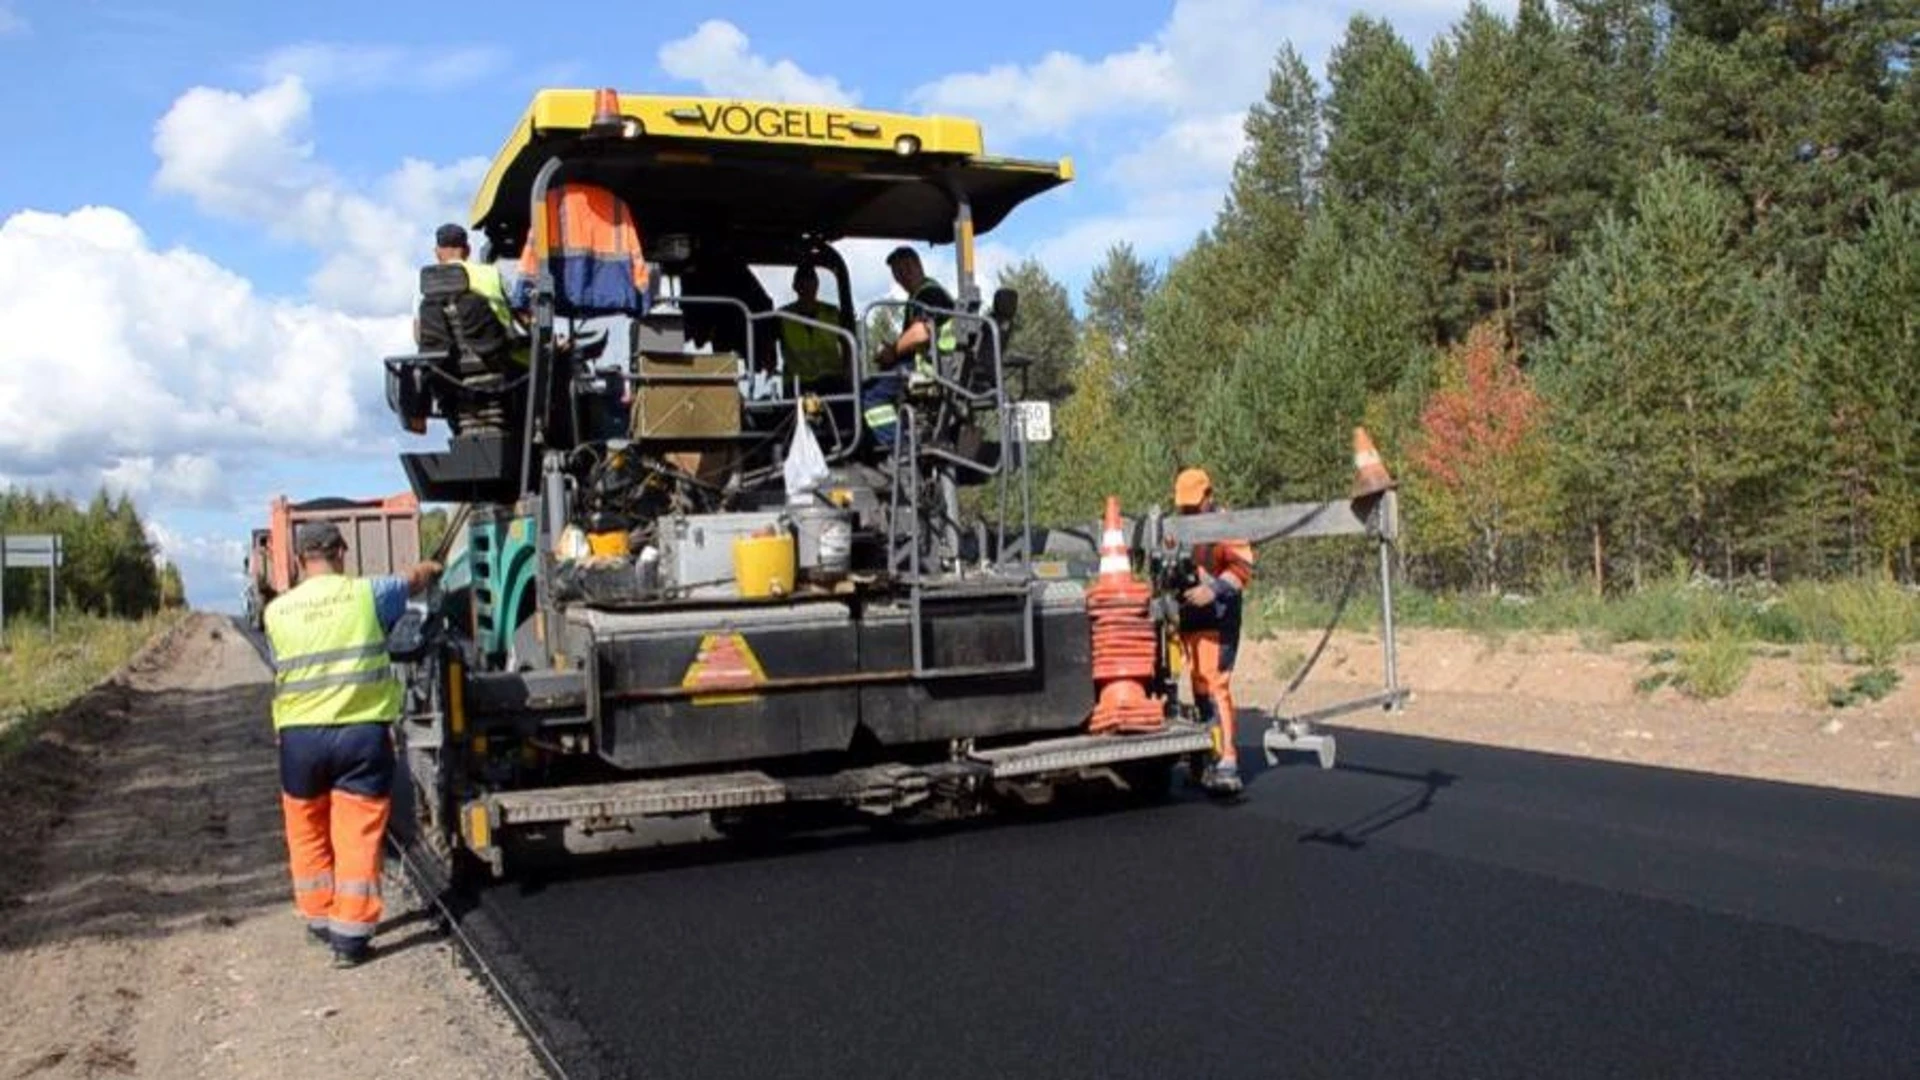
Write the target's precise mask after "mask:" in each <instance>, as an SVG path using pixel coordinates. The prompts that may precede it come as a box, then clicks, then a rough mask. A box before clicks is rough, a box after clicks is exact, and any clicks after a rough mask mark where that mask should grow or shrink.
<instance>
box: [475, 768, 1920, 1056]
mask: <svg viewBox="0 0 1920 1080" xmlns="http://www.w3.org/2000/svg"><path fill="white" fill-rule="evenodd" d="M1244 759H1245V760H1246V761H1248V762H1255V763H1257V759H1258V755H1257V753H1249V754H1246V755H1244ZM481 910H482V912H483V913H484V914H485V916H486V918H487V919H488V920H490V921H492V922H494V923H495V924H497V925H498V926H500V927H502V928H503V929H504V935H505V937H507V938H508V939H510V940H511V942H512V944H513V946H514V947H515V948H514V949H513V950H512V951H513V952H516V953H517V954H518V956H519V959H520V961H521V962H523V963H524V965H525V967H526V969H527V970H528V971H529V972H530V973H531V977H532V978H533V979H535V980H537V981H538V982H539V983H540V984H541V988H542V990H543V995H542V996H543V997H545V998H547V1000H549V1001H550V1002H553V1003H555V1004H557V1006H558V1007H559V1008H560V1009H561V1010H563V1011H566V1012H569V1013H571V1017H570V1020H571V1021H572V1022H574V1023H577V1024H578V1026H579V1030H582V1031H584V1032H585V1033H586V1034H587V1036H588V1037H589V1038H590V1039H591V1040H592V1042H593V1043H595V1044H597V1050H598V1053H599V1054H600V1055H602V1056H603V1058H604V1059H609V1060H611V1061H612V1062H613V1065H614V1069H615V1070H616V1071H618V1070H625V1071H626V1072H628V1073H630V1074H631V1075H634V1076H659V1077H713V1078H724V1077H916V1078H931V1077H967V1078H980V1077H1003V1076H1005V1077H1100V1078H1118V1077H1165V1078H1176V1077H1177V1078H1184V1077H1319V1076H1342V1077H1346V1076H1351V1077H1420V1078H1429V1077H1528V1078H1535V1077H1650V1078H1651V1077H1689V1078H1690V1077H1742V1078H1751V1077H1774V1076H1780V1077H1788V1076H1791V1077H1835V1078H1840V1077H1846V1078H1856V1077H1858V1078H1866V1077H1888V1078H1901V1080H1914V1078H1920V800H1902V799H1894V798H1881V797H1872V796H1864V795H1853V794H1845V793H1839V792H1834V791H1827V790H1820V789H1811V788H1795V787H1787V786H1781V785H1771V784H1764V783H1757V782H1750V781H1740V780H1729V779H1723V778H1716V777H1708V776H1701V775H1696V774H1687V773H1679V772H1670V771H1660V770H1653V769H1642V768H1634V767H1629V766H1620V765H1609V764H1601V763H1595V762H1589V761H1580V760H1574V759H1565V758H1552V757H1545V756H1540V755H1530V754H1522V753H1514V752H1508V751H1499V750H1490V749H1485V748H1479V747H1471V746H1464V745H1457V744H1450V743H1441V742H1432V741H1424V740H1416V739H1407V738H1396V737H1391V736H1384V735H1372V734H1358V733H1347V732H1343V733H1342V734H1341V763H1340V767H1339V768H1337V769H1335V770H1333V771H1331V772H1324V773H1323V772H1321V771H1319V770H1318V769H1316V768H1314V767H1312V766H1311V765H1309V764H1305V763H1302V764H1298V765H1295V764H1288V765H1284V766H1282V767H1280V768H1278V769H1273V770H1269V771H1266V772H1263V773H1259V774H1257V775H1255V776H1254V777H1253V778H1252V783H1251V784H1250V785H1249V788H1248V792H1247V797H1246V799H1245V800H1244V801H1242V802H1240V803H1238V804H1235V805H1231V806H1222V805H1216V804H1213V803H1209V802H1207V801H1205V800H1202V799H1198V798H1180V799H1177V800H1175V801H1174V802H1172V803H1170V804H1168V805H1164V806H1159V807H1148V808H1136V809H1127V810H1124V811H1120V812H1107V813H1080V814H1077V815H1065V814H1053V815H1043V816H1039V817H1033V818H1026V817H1021V818H1015V819H1011V820H1008V819H1002V820H1000V821H997V822H995V823H993V824H991V825H988V826H986V827H971V828H966V829H959V830H944V831H935V832H923V833H919V834H915V835H912V836H911V837H910V838H906V839H894V838H879V837H873V836H865V837H862V838H860V839H857V840H848V839H834V840H827V841H815V842H804V843H796V844H792V845H788V846H786V847H784V848H779V849H775V851H774V852H773V853H765V852H754V853H750V854H748V853H741V852H739V851H737V850H735V849H732V848H729V847H726V846H713V847H708V848H703V849H701V850H700V851H699V852H696V853H694V854H692V855H677V856H669V857H660V856H654V857H650V858H638V859H626V860H621V861H619V862H617V863H614V864H609V865H605V866H601V867H598V868H595V869H593V870H590V871H586V872H575V873H568V874H565V875H561V876H547V877H544V878H541V879H537V880H533V881H529V882H526V883H522V884H509V885H505V886H499V887H494V888H491V889H489V890H487V891H486V892H485V893H484V895H483V897H482V901H481Z"/></svg>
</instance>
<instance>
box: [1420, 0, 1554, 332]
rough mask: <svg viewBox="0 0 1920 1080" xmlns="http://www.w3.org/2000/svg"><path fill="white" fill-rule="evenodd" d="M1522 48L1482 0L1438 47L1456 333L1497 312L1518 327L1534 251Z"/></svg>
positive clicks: (1444, 229)
mask: <svg viewBox="0 0 1920 1080" xmlns="http://www.w3.org/2000/svg"><path fill="white" fill-rule="evenodd" d="M1515 51H1516V43H1515V41H1514V35H1513V32H1512V29H1511V28H1510V27H1508V25H1507V24H1506V22H1505V20H1503V19H1501V18H1500V17H1499V16H1497V15H1494V14H1493V13H1492V12H1490V11H1488V10H1487V9H1486V8H1485V7H1484V6H1482V5H1481V4H1479V3H1477V2H1476V3H1474V4H1473V5H1472V6H1471V7H1469V8H1468V9H1467V14H1466V16H1465V17H1464V18H1462V19H1461V20H1460V22H1459V23H1457V24H1455V26H1454V28H1453V31H1452V33H1451V34H1449V35H1448V36H1447V37H1446V38H1443V39H1442V40H1441V41H1440V42H1439V43H1438V44H1437V45H1436V46H1435V47H1434V53H1433V59H1432V61H1431V65H1430V66H1431V68H1432V71H1433V77H1434V83H1435V87H1436V90H1437V100H1438V110H1439V130H1440V138H1439V142H1438V146H1437V147H1436V151H1435V152H1436V158H1437V165H1438V170H1437V174H1438V178H1439V180H1438V198H1439V203H1440V229H1439V240H1440V251H1441V257H1442V259H1443V260H1444V262H1445V265H1446V269H1447V272H1448V281H1447V283H1446V286H1445V289H1444V291H1443V293H1442V304H1443V308H1442V310H1441V322H1442V325H1443V326H1444V328H1445V336H1446V337H1447V338H1448V339H1449V340H1453V339H1457V338H1460V337H1462V336H1464V334H1465V333H1466V330H1467V328H1468V327H1470V326H1473V325H1475V324H1477V323H1479V322H1480V321H1481V320H1483V319H1486V318H1489V317H1494V318H1496V319H1497V320H1498V322H1499V324H1500V327H1501V333H1502V334H1506V335H1510V334H1512V333H1513V327H1514V323H1515V321H1516V319H1515V316H1516V309H1517V308H1518V306H1519V302H1520V301H1519V291H1520V281H1519V279H1520V273H1521V267H1522V264H1523V263H1530V262H1531V259H1532V257H1533V255H1534V252H1533V251H1532V250H1531V245H1530V244H1528V242H1527V241H1526V239H1525V238H1523V236H1522V235H1521V226H1522V222H1521V219H1520V213H1519V207H1518V206H1517V205H1516V199H1515V194H1516V192H1517V190H1518V183H1517V177H1516V176H1515V175H1514V173H1515V168H1516V166H1517V164H1518V161H1519V158H1520V156H1521V148H1520V146H1519V145H1518V142H1519V138H1520V136H1521V134H1522V128H1521V125H1520V122H1519V120H1520V117H1519V115H1518V113H1519V104H1520V100H1521V92H1522V89H1523V87H1522V84H1521V82H1520V80H1519V78H1518V71H1517V69H1516V68H1515V67H1514V54H1515Z"/></svg>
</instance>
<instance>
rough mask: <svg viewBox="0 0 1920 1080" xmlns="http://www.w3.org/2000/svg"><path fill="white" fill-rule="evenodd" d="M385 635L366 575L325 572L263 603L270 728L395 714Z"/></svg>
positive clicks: (378, 719)
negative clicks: (268, 648)
mask: <svg viewBox="0 0 1920 1080" xmlns="http://www.w3.org/2000/svg"><path fill="white" fill-rule="evenodd" d="M386 640H387V635H386V632H385V631H384V630H382V629H381V628H380V617H379V615H378V613H377V612H376V611H375V609H374V603H373V583H372V582H370V581H364V580H361V579H357V578H350V577H345V576H343V575H340V574H323V575H321V576H319V577H315V578H308V579H307V580H306V581H303V582H301V583H300V584H299V585H298V586H296V587H294V588H293V589H292V590H291V591H289V592H287V593H284V594H282V595H281V596H280V597H278V598H277V599H275V600H274V601H273V603H271V604H269V605H267V642H268V643H269V644H270V645H272V647H273V657H274V663H273V669H274V674H273V680H274V692H273V727H274V730H276V731H278V730H279V729H281V728H288V727H312V726H317V725H323V724H365V723H382V722H386V721H389V720H397V719H399V717H400V708H401V701H402V691H401V687H400V680H399V679H396V678H394V675H393V667H392V662H391V661H389V660H388V659H387V646H386Z"/></svg>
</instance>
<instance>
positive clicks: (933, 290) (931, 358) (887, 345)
mask: <svg viewBox="0 0 1920 1080" xmlns="http://www.w3.org/2000/svg"><path fill="white" fill-rule="evenodd" d="M887 268H888V269H890V270H892V271H893V281H894V284H896V285H898V286H900V288H902V289H903V290H905V291H906V294H907V305H906V311H905V314H904V316H903V318H902V319H901V324H902V325H901V327H900V336H899V337H897V338H895V339H894V340H892V341H888V342H883V343H881V346H880V349H879V352H878V353H877V354H876V355H875V356H874V358H873V366H874V367H875V368H876V369H878V373H877V374H874V375H871V376H869V377H868V378H867V380H866V384H865V385H863V386H862V387H861V388H860V410H861V413H862V415H863V416H864V418H865V423H866V426H867V432H868V434H869V435H871V436H872V441H873V444H874V445H875V446H876V447H879V448H881V449H882V450H883V451H888V452H890V451H892V449H893V445H894V442H895V440H896V438H897V437H898V434H899V420H900V413H899V403H900V397H901V395H902V394H903V393H904V392H905V390H906V385H907V381H908V379H909V378H911V377H919V378H928V377H931V376H932V375H933V374H934V373H935V372H936V371H937V370H938V360H939V357H941V356H944V355H946V354H949V353H951V352H953V351H954V350H955V349H956V348H958V347H959V345H958V341H957V337H956V335H955V333H954V327H953V314H952V313H953V311H954V303H953V296H952V295H951V294H950V293H948V292H947V290H946V289H944V288H942V287H941V286H940V283H939V282H937V281H935V280H933V279H932V278H930V277H928V276H927V271H926V268H925V267H924V266H922V265H921V263H920V253H919V252H917V251H915V250H913V249H912V248H910V247H898V248H895V249H894V250H893V253H892V254H890V255H888V256H887Z"/></svg>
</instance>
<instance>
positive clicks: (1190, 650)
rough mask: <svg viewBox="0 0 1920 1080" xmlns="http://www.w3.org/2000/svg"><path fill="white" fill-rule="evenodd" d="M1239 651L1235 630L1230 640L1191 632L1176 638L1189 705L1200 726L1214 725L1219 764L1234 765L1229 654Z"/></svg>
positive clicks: (1212, 632)
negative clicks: (1189, 688) (1190, 685)
mask: <svg viewBox="0 0 1920 1080" xmlns="http://www.w3.org/2000/svg"><path fill="white" fill-rule="evenodd" d="M1238 647H1239V634H1238V632H1237V628H1236V630H1235V631H1234V632H1233V633H1232V636H1231V639H1229V638H1228V637H1227V632H1224V631H1221V630H1195V631H1188V632H1186V633H1183V634H1181V635H1180V651H1181V653H1182V654H1183V655H1184V657H1185V659H1186V662H1187V677H1188V678H1189V679H1190V680H1192V682H1193V704H1194V707H1195V708H1196V709H1198V710H1199V712H1200V720H1201V722H1202V723H1209V724H1212V725H1214V731H1213V756H1214V758H1215V759H1216V760H1218V761H1221V762H1235V763H1237V762H1238V760H1239V755H1238V754H1237V752H1236V751H1235V750H1234V748H1233V736H1234V710H1233V654H1234V652H1235V651H1237V649H1238Z"/></svg>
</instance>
